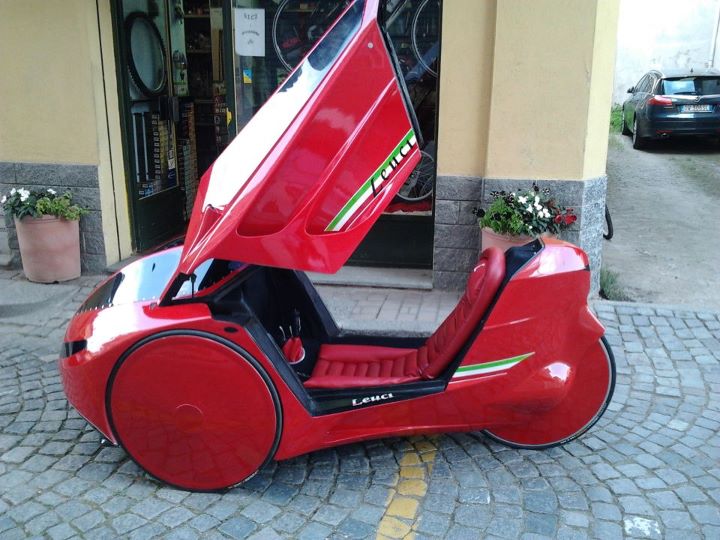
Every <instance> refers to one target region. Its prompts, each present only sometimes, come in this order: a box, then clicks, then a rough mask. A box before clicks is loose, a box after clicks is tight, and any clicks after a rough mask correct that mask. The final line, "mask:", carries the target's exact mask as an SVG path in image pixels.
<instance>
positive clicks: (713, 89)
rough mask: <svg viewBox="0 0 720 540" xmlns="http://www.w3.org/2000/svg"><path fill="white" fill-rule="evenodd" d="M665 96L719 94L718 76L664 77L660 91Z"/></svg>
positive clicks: (719, 83)
mask: <svg viewBox="0 0 720 540" xmlns="http://www.w3.org/2000/svg"><path fill="white" fill-rule="evenodd" d="M661 93H662V94H663V95H666V96H673V95H675V96H681V95H686V96H711V95H717V94H720V77H683V78H679V79H665V80H664V81H663V83H662V92H661Z"/></svg>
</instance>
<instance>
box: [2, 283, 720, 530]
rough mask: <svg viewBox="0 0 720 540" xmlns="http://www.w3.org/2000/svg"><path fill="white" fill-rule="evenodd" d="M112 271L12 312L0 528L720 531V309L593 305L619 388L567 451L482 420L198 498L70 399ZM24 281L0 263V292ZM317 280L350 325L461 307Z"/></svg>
mask: <svg viewBox="0 0 720 540" xmlns="http://www.w3.org/2000/svg"><path fill="white" fill-rule="evenodd" d="M99 279H100V277H99V276H96V277H88V278H82V279H81V280H78V281H77V282H74V283H67V284H64V285H62V286H53V285H50V286H42V287H46V289H37V290H38V291H40V292H42V293H43V294H46V295H47V297H48V300H47V302H46V304H45V306H44V307H43V309H41V310H35V311H34V313H35V316H34V317H33V316H30V315H31V313H24V314H16V315H15V316H12V317H5V318H2V316H1V315H0V538H3V539H14V538H18V539H20V538H28V537H49V538H53V539H65V538H70V537H82V538H138V539H141V538H169V539H170V538H171V539H188V538H189V539H192V538H252V539H253V540H260V539H279V538H280V539H288V540H289V539H296V538H299V539H303V540H313V539H317V540H321V539H325V538H333V539H336V538H337V539H347V538H416V539H420V538H453V539H460V538H468V539H476V538H523V539H528V540H529V539H538V538H561V539H575V538H577V539H580V538H598V539H602V540H607V539H614V538H618V539H619V538H656V539H659V538H683V539H684V540H690V539H694V538H720V467H719V466H718V464H719V463H720V435H718V433H719V432H720V313H715V312H709V311H696V310H691V309H686V308H673V307H666V306H657V305H650V304H623V303H613V302H596V303H594V308H595V310H596V312H597V313H598V316H599V317H600V319H601V320H602V322H603V324H604V325H605V326H606V328H607V337H608V340H609V342H610V343H611V345H612V347H613V350H614V352H615V357H616V362H617V369H618V372H617V386H616V391H615V394H614V397H613V401H612V403H611V405H610V407H609V409H608V411H607V412H606V414H605V415H604V416H603V418H602V419H601V420H600V421H599V422H598V424H597V425H596V426H594V427H593V428H592V429H591V430H590V431H589V432H588V433H587V434H585V435H584V436H583V437H581V438H580V439H578V440H576V441H573V442H571V443H569V444H566V445H564V446H562V447H558V448H553V449H551V450H547V451H537V452H534V451H519V450H514V449H511V448H507V447H504V446H500V445H498V444H495V443H494V442H492V441H490V440H488V439H487V438H485V437H484V436H483V435H482V434H481V433H469V434H446V435H440V436H432V437H412V438H391V439H381V440H377V441H369V442H366V443H361V444H352V445H347V446H343V447H339V448H333V449H329V450H325V451H320V452H314V453H312V454H309V455H305V456H301V457H298V458H295V459H292V460H289V461H284V462H278V463H270V464H269V465H268V466H266V467H265V468H263V469H262V470H261V471H260V472H259V474H258V475H257V476H255V477H254V478H253V479H252V480H250V481H249V482H247V483H246V484H244V485H243V486H240V487H238V488H235V489H232V490H230V491H228V492H226V493H221V494H218V493H202V494H200V493H196V494H189V493H186V492H183V491H179V490H176V489H173V488H170V487H168V486H166V485H163V484H161V483H159V482H157V481H155V480H154V479H152V478H150V477H148V476H147V475H146V474H145V473H143V472H142V471H141V470H140V469H139V468H138V467H137V466H136V465H135V464H134V463H133V462H132V461H131V460H130V459H129V458H128V456H127V455H126V454H125V452H124V451H123V450H122V449H120V448H102V447H101V446H100V445H99V436H98V434H97V433H96V432H95V431H94V430H93V429H92V428H91V427H90V426H88V424H87V423H86V422H85V420H83V419H82V418H81V417H80V416H79V415H78V414H77V412H75V411H74V410H73V409H71V408H70V407H69V406H68V404H67V402H66V400H65V398H64V395H63V393H62V389H61V385H60V380H59V376H58V372H57V368H56V363H55V362H56V358H57V350H58V346H59V343H60V341H61V339H62V333H63V331H64V326H65V324H66V322H67V319H68V317H69V316H70V314H71V313H72V312H73V310H74V309H75V308H76V307H77V305H78V304H79V302H80V301H81V300H82V299H84V297H85V296H86V295H87V293H88V291H89V289H90V286H91V285H92V283H94V282H96V281H98V280H99ZM26 286H27V285H23V284H22V283H21V281H20V280H19V279H18V276H16V275H15V276H9V275H6V274H2V275H0V303H2V302H3V300H2V299H3V298H6V299H7V298H10V297H11V294H16V293H10V292H9V291H10V290H15V288H16V287H21V288H22V287H26ZM67 287H69V288H70V289H67ZM32 288H34V287H32ZM320 289H321V290H320V292H321V295H322V296H323V298H325V300H326V301H327V303H328V305H329V306H330V309H331V310H332V311H334V313H335V316H336V318H337V319H338V321H339V323H340V324H341V325H342V326H343V327H344V328H346V329H349V330H350V329H352V330H353V331H362V330H363V329H365V330H377V329H380V328H383V329H385V330H389V329H391V328H394V329H403V330H402V332H403V333H405V332H417V333H427V332H429V331H432V330H433V329H434V327H435V326H437V324H438V322H439V321H440V320H441V319H442V318H443V317H444V315H445V313H447V312H448V311H449V310H450V309H452V307H453V305H454V298H453V297H452V295H450V296H449V295H447V294H445V293H438V292H423V293H417V292H413V291H396V290H372V289H353V288H347V287H326V286H323V287H321V288H320ZM53 291H55V292H53ZM68 295H69V298H70V299H69V300H64V298H68ZM14 298H17V296H15V297H14ZM13 301H15V300H13ZM433 318H434V320H433Z"/></svg>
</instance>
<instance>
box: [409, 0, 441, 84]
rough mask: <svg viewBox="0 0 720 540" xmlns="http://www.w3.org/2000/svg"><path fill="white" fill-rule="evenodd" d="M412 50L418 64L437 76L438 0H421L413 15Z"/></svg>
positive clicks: (438, 43) (438, 41)
mask: <svg viewBox="0 0 720 540" xmlns="http://www.w3.org/2000/svg"><path fill="white" fill-rule="evenodd" d="M411 39H412V51H413V54H414V55H415V56H416V57H417V60H418V62H419V63H420V65H421V66H422V67H423V68H425V70H426V71H427V72H428V73H430V74H431V75H433V76H434V77H437V75H438V72H437V62H438V56H439V52H440V0H423V2H422V3H421V4H420V7H418V9H417V11H416V12H415V15H414V16H413V20H412V26H411Z"/></svg>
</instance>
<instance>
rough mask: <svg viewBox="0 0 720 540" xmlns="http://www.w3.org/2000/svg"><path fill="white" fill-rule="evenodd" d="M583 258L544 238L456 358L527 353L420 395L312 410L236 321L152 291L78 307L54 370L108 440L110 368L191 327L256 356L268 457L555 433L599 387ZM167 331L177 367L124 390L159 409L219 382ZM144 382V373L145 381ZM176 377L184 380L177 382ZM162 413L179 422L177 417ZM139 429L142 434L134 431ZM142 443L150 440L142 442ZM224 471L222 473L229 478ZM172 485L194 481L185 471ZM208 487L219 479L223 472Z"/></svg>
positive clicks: (592, 405)
mask: <svg viewBox="0 0 720 540" xmlns="http://www.w3.org/2000/svg"><path fill="white" fill-rule="evenodd" d="M586 263H587V258H586V256H585V255H584V253H582V251H581V250H580V249H578V248H575V247H573V246H570V245H569V244H565V243H561V242H553V243H548V245H546V246H545V248H544V249H543V250H542V251H541V252H540V253H539V254H538V255H537V256H536V257H535V258H533V259H532V260H531V261H530V263H529V264H527V265H526V266H525V267H524V268H522V269H521V270H520V271H519V272H517V273H516V274H515V276H514V277H513V278H512V279H511V280H510V282H509V283H508V284H507V285H506V287H505V289H504V290H503V292H502V294H501V295H500V297H499V298H498V300H497V303H496V304H495V306H494V307H493V308H492V311H491V313H490V316H489V317H488V319H487V321H486V323H485V325H484V328H483V330H482V332H480V334H479V335H478V336H477V338H476V339H475V340H474V342H473V343H472V345H471V346H470V348H469V351H468V352H467V354H466V355H465V357H464V359H463V360H462V363H461V365H460V368H462V367H463V366H469V365H474V364H478V363H483V362H489V361H492V360H497V359H501V358H509V357H513V356H517V355H521V354H525V353H528V352H532V353H534V354H533V355H532V356H531V357H529V358H528V359H527V360H525V361H523V362H522V363H521V364H520V365H517V366H516V367H514V368H512V369H510V370H507V371H503V372H499V373H489V374H479V375H476V376H470V377H465V378H460V379H454V378H453V379H451V380H450V381H449V383H448V384H447V387H446V389H445V390H444V391H442V392H438V393H434V394H432V395H428V396H424V397H417V398H414V399H408V400H404V401H398V402H393V403H387V404H377V405H374V406H371V407H366V408H359V409H356V410H350V411H345V412H340V413H335V414H327V415H320V416H313V415H312V414H311V413H310V412H309V411H308V410H307V409H306V407H305V406H304V405H303V404H302V403H301V401H300V400H299V399H298V398H297V396H296V395H295V394H294V393H293V391H292V390H291V389H290V388H289V386H288V384H287V381H286V380H285V379H284V378H283V377H282V376H281V375H280V374H279V373H278V371H277V369H276V368H275V366H274V365H273V363H272V362H271V361H270V360H269V358H268V357H267V355H266V353H265V352H264V351H263V350H262V349H261V348H260V347H259V346H258V345H257V344H256V342H255V341H254V340H253V339H252V337H251V336H250V335H249V334H248V333H247V332H246V330H245V329H244V328H243V327H242V326H241V325H239V324H233V323H230V322H228V321H222V320H217V319H215V318H213V317H212V315H211V313H210V310H209V309H208V307H207V306H206V305H205V304H202V303H188V304H181V305H172V306H167V307H160V306H158V304H157V302H156V301H145V302H142V301H141V302H137V303H129V304H125V305H117V306H113V307H109V308H105V309H99V310H93V311H88V312H84V313H79V314H78V315H76V316H75V318H74V319H73V321H72V322H71V324H70V327H69V328H68V331H67V335H66V341H67V342H86V343H87V346H86V347H85V348H84V349H83V350H81V351H79V352H77V353H75V354H72V355H70V356H68V357H67V358H64V359H61V361H60V371H61V373H62V379H63V384H64V386H65V391H66V394H67V396H68V399H69V400H70V402H71V403H72V404H73V405H74V406H75V407H76V408H77V409H78V411H80V412H81V414H82V415H83V416H84V417H85V418H86V419H87V420H88V421H89V422H90V423H92V424H93V425H94V426H95V427H96V428H97V429H98V430H99V431H101V432H102V433H103V434H104V435H105V436H106V437H107V438H108V439H109V440H111V441H113V442H116V443H117V442H118V439H117V435H116V433H115V432H114V431H113V429H112V428H111V426H110V422H109V419H108V411H107V408H106V399H107V386H108V381H109V379H110V375H111V372H112V371H113V369H116V367H117V365H118V359H120V357H121V356H122V355H123V354H124V353H126V351H128V349H130V348H131V347H132V346H133V345H135V344H137V343H139V342H141V341H142V340H143V339H145V338H148V337H152V336H155V335H158V334H161V333H163V332H166V331H174V332H180V333H182V332H183V331H200V332H205V333H207V334H208V335H210V336H220V337H222V338H224V339H227V340H229V341H231V342H233V343H234V344H236V345H237V346H239V347H240V348H242V349H243V350H244V351H247V353H249V354H250V355H251V356H252V357H253V358H254V359H255V360H257V362H258V363H259V364H260V366H261V367H262V368H263V370H264V371H265V372H266V373H267V374H268V375H269V377H270V379H271V380H272V384H273V386H274V387H275V388H276V389H277V395H278V399H279V404H280V410H281V418H282V423H281V432H280V433H281V436H280V438H279V444H278V446H277V450H276V452H275V453H274V456H273V457H274V459H286V458H289V457H292V456H296V455H299V454H303V453H306V452H310V451H312V450H316V449H319V448H325V447H330V446H334V445H338V444H345V443H350V442H355V441H361V440H367V439H372V438H377V437H385V436H390V435H410V434H417V433H434V432H445V431H473V430H481V429H488V430H490V431H492V432H493V433H495V434H499V436H500V437H502V436H503V435H501V433H510V434H513V435H514V437H513V438H512V440H516V438H515V437H516V436H517V434H516V433H515V432H516V430H519V432H521V433H522V434H524V435H525V436H530V439H528V440H526V441H525V442H526V443H527V444H529V445H532V444H543V443H544V442H545V441H548V440H550V441H558V440H562V439H563V438H564V437H565V436H568V435H571V434H573V433H575V432H576V431H578V430H580V429H581V428H582V427H583V425H584V424H585V423H587V422H588V420H589V419H590V418H592V417H593V415H594V413H595V412H596V410H597V408H598V406H599V405H600V404H602V403H603V402H604V401H605V399H606V397H607V392H608V385H607V381H608V380H609V377H610V373H609V369H610V368H609V365H608V364H607V363H604V362H597V361H596V360H597V354H598V351H597V343H598V340H599V338H600V337H601V336H602V335H603V328H602V326H601V325H600V324H599V323H598V321H597V319H596V318H595V317H594V316H593V315H592V313H591V312H590V311H589V309H588V307H587V303H586V298H587V294H588V289H589V272H588V271H587V268H586ZM165 339H166V340H176V343H175V344H174V345H173V346H171V349H170V350H175V351H176V352H177V359H176V361H175V363H176V364H177V363H178V362H179V360H180V358H182V370H180V371H178V370H176V369H174V370H171V369H169V367H168V365H167V362H146V365H144V367H143V371H142V378H140V379H137V380H136V381H135V384H133V385H132V387H131V388H132V391H133V392H137V393H142V394H145V395H152V396H153V400H156V402H157V403H156V404H157V406H158V407H161V406H162V404H163V403H166V402H171V403H172V404H173V405H172V407H174V408H176V407H180V406H181V405H182V404H183V403H185V401H192V399H193V398H192V397H191V396H192V395H193V394H194V395H195V396H196V398H197V399H200V400H201V401H202V400H203V399H205V398H210V397H212V396H216V395H217V392H218V386H217V381H215V380H214V379H213V377H214V372H212V371H209V370H211V369H212V366H209V365H208V362H207V355H206V354H205V353H201V352H198V353H197V354H192V353H191V352H189V351H188V348H187V347H186V346H184V344H183V343H182V341H181V338H180V337H173V336H169V337H167V338H165ZM200 350H201V349H198V351H200ZM162 357H163V358H166V359H167V358H168V357H170V358H172V355H168V354H164V355H162ZM588 369H589V370H590V373H588V374H583V380H585V381H588V380H589V381H593V380H596V381H598V384H596V385H595V386H588V385H587V384H583V385H579V384H573V383H574V382H575V378H576V377H578V373H582V372H583V370H588ZM121 371H122V370H121ZM211 374H212V376H210V375H211ZM143 380H145V381H147V382H146V384H145V387H143V384H142V381H143ZM171 381H172V383H171ZM245 384H246V383H243V379H242V378H238V379H236V380H234V381H233V382H232V385H231V386H233V387H235V388H237V391H238V392H242V389H243V388H244V385H245ZM253 384H255V383H253ZM178 386H182V387H184V389H183V390H182V391H179V388H178ZM190 389H192V391H191V390H190ZM245 390H246V391H248V388H245ZM198 392H199V395H198ZM264 393H265V390H263V394H264ZM365 393H367V392H365ZM232 395H234V393H233V394H232ZM358 395H363V394H362V393H359V394H358ZM265 402H267V400H266V401H265ZM558 403H562V407H561V409H562V410H561V411H560V413H561V415H562V417H563V418H565V419H567V418H572V417H573V415H576V416H577V417H578V420H577V422H575V423H574V424H572V425H571V426H570V427H568V425H567V423H566V421H563V422H560V423H558V422H557V416H556V415H557V405H558ZM253 410H257V409H256V408H255V409H253ZM550 410H552V411H553V417H552V419H551V420H550V422H549V423H543V422H541V421H540V420H541V419H542V414H543V413H544V412H545V411H550ZM230 411H232V409H228V414H227V415H225V416H223V415H220V418H221V423H223V422H226V423H227V424H228V425H229V426H234V425H235V424H236V423H237V416H236V414H234V413H231V412H230ZM143 414H148V413H143ZM166 420H167V421H168V422H169V423H173V422H176V423H178V425H181V424H182V423H183V422H186V421H187V420H183V419H182V418H175V419H172V418H167V419H166ZM246 420H247V424H246V425H244V427H243V429H242V430H237V431H235V433H236V436H237V437H239V438H241V439H245V438H247V437H248V436H249V435H250V434H252V435H253V436H257V434H261V433H264V432H265V431H264V430H265V427H266V426H267V424H268V422H272V421H273V420H272V419H269V418H268V416H267V415H263V414H257V415H252V416H250V417H248V418H246ZM228 429H230V428H228ZM553 429H554V430H555V431H553ZM535 432H537V433H535ZM533 433H535V435H533ZM533 437H535V438H533ZM138 438H139V439H138V440H142V441H146V438H145V435H144V432H143V433H142V434H138ZM509 438H510V437H509ZM523 440H524V439H523ZM227 441H228V438H227V437H224V438H217V439H216V440H215V442H216V444H217V445H218V446H217V448H215V447H213V444H212V441H204V442H203V444H204V445H206V446H207V445H209V447H208V449H206V450H205V452H207V451H210V452H211V453H212V451H213V449H215V450H217V451H220V450H223V449H225V446H226V445H227ZM165 443H166V444H170V443H171V441H168V440H166V441H165ZM147 444H148V445H149V444H151V442H150V441H149V440H148V441H147ZM125 446H127V444H125ZM260 464H261V462H259V463H258V464H257V465H258V466H259V465H260ZM151 472H152V471H151ZM158 476H161V477H162V475H158ZM166 480H167V478H166ZM221 480H224V479H221ZM227 480H229V481H232V477H228V478H227ZM170 481H171V482H172V480H170ZM173 483H177V484H180V485H182V486H185V487H191V488H197V489H203V488H204V485H202V484H200V485H194V484H192V483H191V482H188V481H187V480H186V479H184V478H181V479H179V480H176V481H174V482H173ZM217 485H225V484H223V482H222V481H221V482H220V483H219V484H217Z"/></svg>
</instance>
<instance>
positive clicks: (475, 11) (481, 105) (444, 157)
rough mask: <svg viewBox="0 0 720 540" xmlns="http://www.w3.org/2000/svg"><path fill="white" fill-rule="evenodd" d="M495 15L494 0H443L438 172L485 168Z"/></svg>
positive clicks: (468, 172) (474, 171)
mask: <svg viewBox="0 0 720 540" xmlns="http://www.w3.org/2000/svg"><path fill="white" fill-rule="evenodd" d="M502 1H504V0H501V3H502ZM495 16H496V0H445V2H444V3H443V14H442V49H441V57H440V102H439V109H440V118H439V122H438V174H443V175H457V176H482V175H483V172H484V170H485V160H486V149H487V143H488V121H489V114H490V95H491V89H492V78H493V47H494V40H495Z"/></svg>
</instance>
